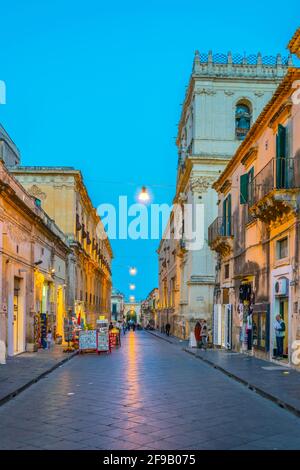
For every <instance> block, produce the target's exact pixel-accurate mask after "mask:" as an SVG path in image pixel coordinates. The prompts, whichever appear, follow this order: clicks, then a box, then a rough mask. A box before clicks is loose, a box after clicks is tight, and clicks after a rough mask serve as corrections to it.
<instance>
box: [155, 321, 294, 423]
mask: <svg viewBox="0 0 300 470" xmlns="http://www.w3.org/2000/svg"><path fill="white" fill-rule="evenodd" d="M149 333H151V334H153V335H154V336H156V337H157V338H161V339H163V340H165V341H168V342H169V343H171V344H174V345H177V346H180V347H181V348H182V349H183V350H184V351H186V352H188V353H189V354H192V355H194V356H195V357H197V358H199V359H201V360H202V361H204V362H206V363H207V364H209V365H211V366H212V367H214V368H216V369H218V370H220V371H222V372H223V373H225V374H226V375H228V376H230V377H232V378H233V379H235V380H237V381H238V382H241V383H243V384H244V385H246V386H247V387H248V388H250V389H252V390H254V391H256V392H258V393H259V394H260V395H262V396H264V397H265V398H268V399H269V400H272V401H274V402H275V403H277V404H278V405H280V406H282V407H284V408H286V409H288V410H289V411H291V412H293V413H295V414H296V415H297V416H300V373H299V372H298V371H296V370H294V369H292V368H290V367H288V366H286V365H285V364H284V363H281V364H280V365H278V364H277V363H273V362H269V361H264V360H262V359H258V358H256V357H252V356H248V355H246V354H239V353H236V352H233V351H225V350H223V349H207V350H205V351H204V350H201V349H197V348H190V347H189V346H188V341H182V340H179V339H178V338H176V337H174V336H169V337H168V336H167V335H165V334H162V333H160V332H158V331H156V330H154V331H149Z"/></svg>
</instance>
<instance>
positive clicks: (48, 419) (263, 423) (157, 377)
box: [0, 331, 300, 450]
mask: <svg viewBox="0 0 300 470" xmlns="http://www.w3.org/2000/svg"><path fill="white" fill-rule="evenodd" d="M0 448H1V449H106V450H110V449H128V450H130V449H151V450H166V449H167V450H173V449H177V450H184V449H193V450H196V449H274V448H276V449H300V419H299V418H297V417H296V416H294V415H292V414H291V413H289V412H287V411H285V410H283V409H281V408H279V407H278V406H277V405H275V404H274V403H272V402H270V401H269V400H266V399H264V398H262V397H261V396H258V395H256V394H255V393H254V392H252V391H250V390H248V389H247V388H246V387H245V386H243V385H241V384H239V383H237V382H236V381H234V380H232V379H230V378H229V377H227V376H226V375H224V374H223V373H221V372H219V371H218V370H215V369H213V368H212V367H210V366H209V365H207V364H205V363H203V362H202V361H199V360H198V359H195V358H194V357H193V356H190V355H188V354H187V353H185V352H184V351H182V350H181V349H180V348H178V347H177V346H175V345H172V344H169V343H167V342H165V341H162V340H161V339H158V338H156V337H154V336H153V335H150V334H148V333H146V332H139V331H136V332H135V333H133V332H130V333H129V334H127V335H126V337H125V339H123V341H122V347H121V348H120V349H119V350H116V351H113V353H112V354H111V355H104V356H100V357H99V356H97V355H80V356H76V357H75V358H73V359H72V360H71V361H68V362H66V363H65V364H64V365H63V366H61V367H59V368H58V369H56V370H55V371H54V372H52V373H51V374H49V376H47V377H46V378H44V379H42V380H40V381H39V382H38V383H36V384H34V385H32V386H31V387H30V388H28V389H27V390H25V391H24V392H22V393H21V394H20V395H18V396H17V397H16V398H14V399H13V400H11V401H9V402H7V403H5V404H4V405H3V406H1V407H0Z"/></svg>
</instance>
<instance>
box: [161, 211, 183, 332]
mask: <svg viewBox="0 0 300 470" xmlns="http://www.w3.org/2000/svg"><path fill="white" fill-rule="evenodd" d="M180 242H181V241H180V239H178V238H176V237H175V217H174V212H172V213H171V216H170V219H169V222H168V225H167V227H166V230H165V232H164V235H163V237H162V239H161V241H160V244H159V247H158V249H157V253H158V266H159V273H158V278H159V289H158V291H159V294H158V301H157V311H156V316H157V318H156V324H155V326H158V327H159V329H162V328H163V327H164V326H165V325H166V324H167V323H170V325H171V330H170V331H171V334H173V335H175V336H178V337H180V338H181V337H183V336H184V328H183V324H184V322H185V318H184V316H183V315H182V313H181V305H180V285H181V282H180V281H181V263H182V256H183V255H182V252H183V250H182V246H181V243H180Z"/></svg>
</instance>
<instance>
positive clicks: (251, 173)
mask: <svg viewBox="0 0 300 470" xmlns="http://www.w3.org/2000/svg"><path fill="white" fill-rule="evenodd" d="M253 179H254V168H253V167H252V168H251V169H250V170H249V171H248V204H249V206H251V205H252V203H253V194H254V189H253V186H254V181H253Z"/></svg>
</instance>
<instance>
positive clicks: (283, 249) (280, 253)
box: [276, 237, 288, 259]
mask: <svg viewBox="0 0 300 470" xmlns="http://www.w3.org/2000/svg"><path fill="white" fill-rule="evenodd" d="M276 257H277V259H284V258H287V257H288V237H285V238H282V239H281V240H278V241H277V242H276Z"/></svg>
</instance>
